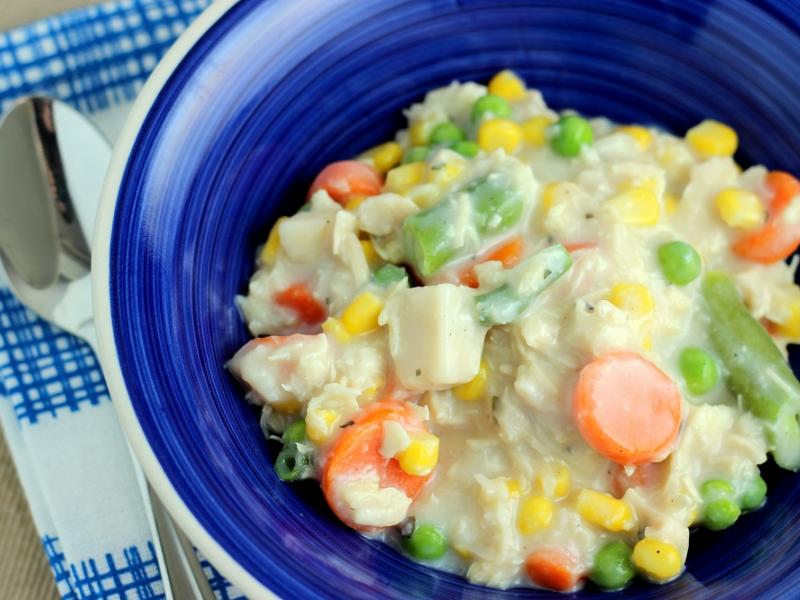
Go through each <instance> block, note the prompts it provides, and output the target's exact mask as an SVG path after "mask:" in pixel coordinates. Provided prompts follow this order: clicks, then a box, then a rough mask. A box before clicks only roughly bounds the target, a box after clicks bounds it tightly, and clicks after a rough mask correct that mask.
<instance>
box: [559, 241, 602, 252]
mask: <svg viewBox="0 0 800 600" xmlns="http://www.w3.org/2000/svg"><path fill="white" fill-rule="evenodd" d="M596 246H597V244H596V243H595V242H573V243H572V244H564V248H566V250H567V252H569V253H572V252H577V251H578V250H588V249H589V248H595V247H596Z"/></svg>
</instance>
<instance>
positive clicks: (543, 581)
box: [525, 548, 580, 592]
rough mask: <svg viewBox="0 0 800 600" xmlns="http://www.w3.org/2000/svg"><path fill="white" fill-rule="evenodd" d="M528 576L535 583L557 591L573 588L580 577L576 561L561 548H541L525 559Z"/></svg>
mask: <svg viewBox="0 0 800 600" xmlns="http://www.w3.org/2000/svg"><path fill="white" fill-rule="evenodd" d="M525 570H526V571H527V573H528V577H530V578H531V581H533V583H535V584H536V585H540V586H542V587H543V588H548V589H551V590H555V591H557V592H568V591H570V590H573V589H575V587H576V586H577V585H578V580H579V579H580V576H579V572H578V561H577V560H576V559H575V557H574V556H573V555H572V553H570V552H568V551H567V550H564V549H563V548H542V549H540V550H536V551H535V552H533V553H532V554H531V555H529V556H528V558H527V559H526V560H525Z"/></svg>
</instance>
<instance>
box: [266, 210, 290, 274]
mask: <svg viewBox="0 0 800 600" xmlns="http://www.w3.org/2000/svg"><path fill="white" fill-rule="evenodd" d="M285 220H286V217H281V218H280V219H278V220H277V221H275V225H273V226H272V229H271V230H270V232H269V236H268V237H267V243H266V244H264V247H263V248H261V262H262V263H264V264H265V265H271V264H273V263H274V262H275V258H276V257H277V256H278V250H279V249H280V247H281V234H280V232H279V231H278V228H279V227H280V224H281V223H283V222H284V221H285Z"/></svg>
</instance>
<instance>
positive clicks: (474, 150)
mask: <svg viewBox="0 0 800 600" xmlns="http://www.w3.org/2000/svg"><path fill="white" fill-rule="evenodd" d="M453 150H454V151H455V152H458V153H459V154H460V155H461V156H463V157H465V158H473V157H474V156H477V155H478V144H476V143H475V142H471V141H469V140H463V141H460V142H456V143H455V144H453Z"/></svg>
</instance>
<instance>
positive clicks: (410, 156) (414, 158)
mask: <svg viewBox="0 0 800 600" xmlns="http://www.w3.org/2000/svg"><path fill="white" fill-rule="evenodd" d="M430 152H431V149H430V148H428V147H427V146H414V147H413V148H409V149H408V150H407V151H406V154H405V156H404V157H403V164H408V163H415V162H423V161H424V160H425V159H426V158H428V154H430Z"/></svg>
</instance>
